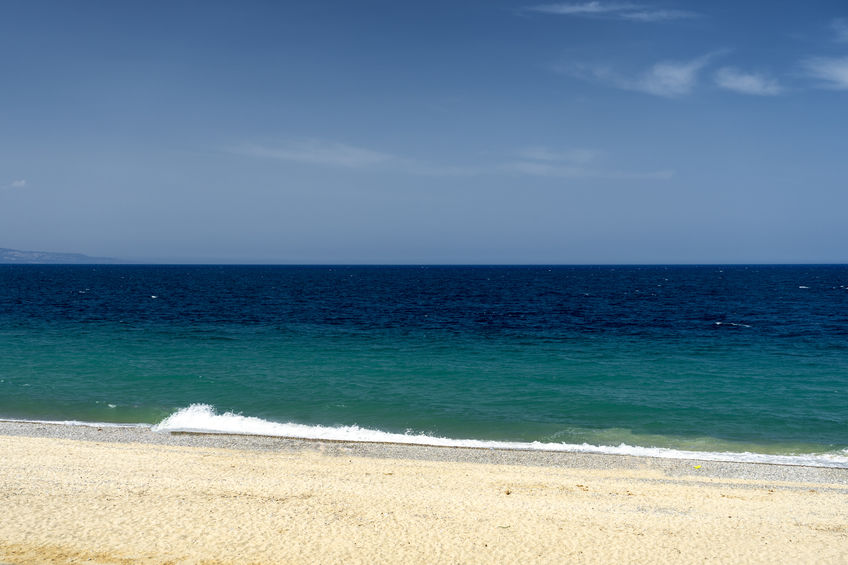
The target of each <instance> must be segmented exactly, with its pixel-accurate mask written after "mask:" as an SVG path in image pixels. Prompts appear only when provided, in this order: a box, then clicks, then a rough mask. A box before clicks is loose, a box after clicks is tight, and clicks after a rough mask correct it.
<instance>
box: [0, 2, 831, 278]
mask: <svg viewBox="0 0 848 565" xmlns="http://www.w3.org/2000/svg"><path fill="white" fill-rule="evenodd" d="M2 9H3V15H2V17H0V73H1V74H2V77H3V87H2V88H0V104H2V112H0V247H12V248H18V249H33V250H51V251H65V252H82V253H87V254H89V255H97V256H113V257H121V258H127V259H135V260H142V261H151V260H153V261H166V262H182V261H189V262H219V261H226V262H282V263H736V262H742V263H750V262H765V263H773V262H848V245H846V244H845V242H848V4H846V3H845V2H844V1H839V2H837V1H833V2H825V1H821V2H816V1H809V2H800V1H797V0H796V1H791V2H786V1H783V2H781V1H769V2H753V1H751V2H736V1H734V2H723V1H715V2H671V1H669V2H664V1H658V2H627V1H622V2H612V1H610V2H607V1H603V0H596V1H574V2H539V3H537V2H534V1H533V0H530V1H528V2H518V1H497V0H491V1H471V0H464V1H428V2H413V1H398V0H394V1H362V2H354V1H338V2H333V1H323V2H282V1H281V2H211V1H202V2H201V1H198V2H180V1H167V2H166V1H146V2H114V1H103V2H99V1H94V0H80V1H78V2H39V1H37V0H30V1H26V2H15V1H7V2H4V3H3V5H2Z"/></svg>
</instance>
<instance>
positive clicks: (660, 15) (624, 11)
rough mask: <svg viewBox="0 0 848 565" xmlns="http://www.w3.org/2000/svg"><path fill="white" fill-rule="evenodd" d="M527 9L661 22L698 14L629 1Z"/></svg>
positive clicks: (570, 3) (568, 3) (563, 4)
mask: <svg viewBox="0 0 848 565" xmlns="http://www.w3.org/2000/svg"><path fill="white" fill-rule="evenodd" d="M527 10H529V11H531V12H539V13H542V14H553V15H558V16H578V17H605V18H612V19H621V20H630V21H636V22H663V21H671V20H681V19H687V18H697V17H699V16H700V14H697V13H695V12H688V11H685V10H662V9H656V8H651V7H649V6H641V5H639V4H632V3H629V2H626V3H619V2H599V1H592V2H582V3H574V2H567V3H566V2H562V3H558V4H541V5H538V6H529V7H528V8H527Z"/></svg>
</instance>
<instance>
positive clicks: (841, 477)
mask: <svg viewBox="0 0 848 565" xmlns="http://www.w3.org/2000/svg"><path fill="white" fill-rule="evenodd" d="M104 424H105V423H104ZM6 435H8V436H24V437H42V438H58V439H74V440H81V441H95V442H115V443H143V444H152V445H173V446H182V447H212V448H221V449H235V450H247V451H288V452H291V451H306V452H310V451H314V452H319V453H323V454H327V455H337V456H345V455H356V456H361V457H374V458H385V459H392V458H398V459H411V460H423V461H444V462H463V463H488V464H508V465H525V466H541V467H573V468H586V469H596V468H603V469H635V468H652V469H658V470H662V471H663V472H666V473H670V474H674V475H684V474H686V473H688V472H691V471H693V470H694V468H695V466H698V467H699V468H698V469H697V471H698V473H697V474H698V475H701V476H709V477H719V476H724V477H730V478H740V479H742V478H754V479H770V480H776V481H792V480H801V481H818V480H823V481H835V482H837V483H839V484H845V485H846V486H848V468H845V467H829V466H816V465H803V464H783V463H773V462H749V461H744V462H743V461H717V460H711V459H697V458H693V459H678V458H671V457H661V456H650V455H630V454H613V453H591V452H581V451H547V450H529V449H499V448H483V447H465V446H438V445H422V444H411V443H399V442H369V441H347V440H335V439H312V438H292V437H281V436H271V435H254V434H238V433H218V432H199V431H198V432H196V431H161V432H155V431H153V430H151V427H148V426H147V425H133V424H127V425H122V424H118V425H112V424H108V425H103V426H98V424H97V423H80V424H66V423H60V422H46V421H45V422H29V421H18V420H2V419H0V436H6Z"/></svg>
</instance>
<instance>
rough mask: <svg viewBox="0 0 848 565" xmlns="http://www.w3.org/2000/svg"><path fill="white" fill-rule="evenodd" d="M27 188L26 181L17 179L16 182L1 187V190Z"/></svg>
mask: <svg viewBox="0 0 848 565" xmlns="http://www.w3.org/2000/svg"><path fill="white" fill-rule="evenodd" d="M26 187H27V181H26V179H16V180H13V181H12V182H10V183H8V184H4V185H2V186H0V188H2V189H6V190H12V189H15V188H26Z"/></svg>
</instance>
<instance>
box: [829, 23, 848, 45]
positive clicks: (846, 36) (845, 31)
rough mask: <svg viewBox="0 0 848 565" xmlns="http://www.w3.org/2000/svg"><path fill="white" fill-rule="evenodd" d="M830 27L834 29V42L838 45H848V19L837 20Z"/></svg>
mask: <svg viewBox="0 0 848 565" xmlns="http://www.w3.org/2000/svg"><path fill="white" fill-rule="evenodd" d="M830 27H831V29H833V33H834V34H835V35H834V41H837V42H838V43H848V19H845V18H837V19H835V20H833V21H832V22H830Z"/></svg>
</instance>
